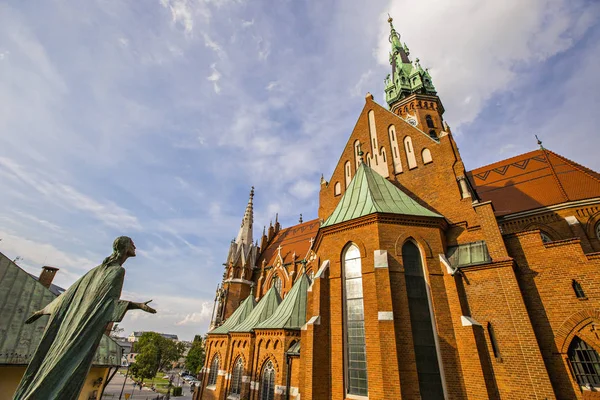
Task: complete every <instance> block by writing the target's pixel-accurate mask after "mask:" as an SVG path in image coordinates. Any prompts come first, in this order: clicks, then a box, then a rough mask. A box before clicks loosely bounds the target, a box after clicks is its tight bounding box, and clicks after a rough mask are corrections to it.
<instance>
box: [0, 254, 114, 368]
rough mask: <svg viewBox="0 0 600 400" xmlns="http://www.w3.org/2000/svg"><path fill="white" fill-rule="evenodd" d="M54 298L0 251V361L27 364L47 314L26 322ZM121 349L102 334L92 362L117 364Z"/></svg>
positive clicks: (106, 364)
mask: <svg viewBox="0 0 600 400" xmlns="http://www.w3.org/2000/svg"><path fill="white" fill-rule="evenodd" d="M55 298H56V295H55V294H53V293H52V292H51V291H50V290H49V289H48V288H46V287H45V286H44V285H42V284H41V283H39V282H38V281H37V280H36V279H35V278H33V277H32V276H31V275H29V274H28V273H27V272H25V271H24V270H22V269H21V268H20V267H19V266H18V265H17V264H15V263H14V262H12V261H11V260H10V259H9V258H8V257H6V256H5V255H4V254H2V253H0V321H1V326H0V365H6V364H8V365H27V364H29V362H30V361H31V357H32V356H33V354H34V352H35V350H36V349H37V346H38V344H39V342H40V340H41V338H42V335H43V333H44V329H45V328H46V323H47V322H48V317H47V316H44V317H41V318H40V319H38V320H37V321H35V322H33V323H32V324H25V320H26V319H27V318H29V316H30V315H31V314H33V313H34V312H35V311H38V310H41V309H42V308H44V307H46V306H47V305H48V304H49V303H50V302H51V301H52V300H54V299H55ZM122 354H123V350H122V349H121V346H119V345H118V344H117V342H115V341H114V340H113V339H111V338H109V337H108V336H106V335H103V336H102V339H101V341H100V346H99V347H98V350H97V351H96V354H95V355H94V359H93V361H92V363H93V364H92V365H94V366H112V367H115V366H119V365H121V356H122Z"/></svg>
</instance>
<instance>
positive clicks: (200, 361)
mask: <svg viewBox="0 0 600 400" xmlns="http://www.w3.org/2000/svg"><path fill="white" fill-rule="evenodd" d="M204 357H205V353H204V343H203V342H202V338H201V337H200V336H199V335H196V337H195V338H194V342H193V343H192V348H191V349H190V351H189V352H188V354H187V357H186V359H185V368H186V369H187V370H188V371H190V373H191V374H192V375H196V374H197V373H198V371H200V368H202V365H204Z"/></svg>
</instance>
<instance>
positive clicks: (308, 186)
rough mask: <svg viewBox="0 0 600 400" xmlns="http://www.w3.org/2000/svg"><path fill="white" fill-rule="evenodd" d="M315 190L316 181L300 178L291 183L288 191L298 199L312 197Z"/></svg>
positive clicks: (317, 188) (317, 185)
mask: <svg viewBox="0 0 600 400" xmlns="http://www.w3.org/2000/svg"><path fill="white" fill-rule="evenodd" d="M317 190H319V183H318V182H309V181H307V180H304V179H302V180H299V181H297V182H295V183H294V184H293V185H292V187H291V188H290V193H291V194H293V195H294V196H296V197H298V198H299V199H308V198H311V197H313V196H314V195H315V193H316V192H317Z"/></svg>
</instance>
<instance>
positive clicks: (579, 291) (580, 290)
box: [571, 279, 586, 299]
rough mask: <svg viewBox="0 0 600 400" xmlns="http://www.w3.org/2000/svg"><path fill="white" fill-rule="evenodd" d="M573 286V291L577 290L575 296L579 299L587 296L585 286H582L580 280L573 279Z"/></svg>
mask: <svg viewBox="0 0 600 400" xmlns="http://www.w3.org/2000/svg"><path fill="white" fill-rule="evenodd" d="M571 286H573V291H574V292H575V296H577V298H578V299H585V298H586V297H585V292H584V291H583V288H582V287H581V285H580V284H579V282H577V281H576V280H575V279H573V282H571Z"/></svg>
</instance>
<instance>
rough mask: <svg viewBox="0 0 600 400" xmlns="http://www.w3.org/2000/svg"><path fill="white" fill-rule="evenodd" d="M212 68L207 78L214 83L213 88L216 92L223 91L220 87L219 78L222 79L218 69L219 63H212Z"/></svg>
mask: <svg viewBox="0 0 600 400" xmlns="http://www.w3.org/2000/svg"><path fill="white" fill-rule="evenodd" d="M210 69H211V70H212V73H211V74H210V75H209V76H208V77H207V78H206V79H208V80H209V81H211V82H212V83H213V89H214V91H215V93H216V94H219V93H221V88H220V87H219V79H221V74H220V73H219V71H217V64H211V66H210Z"/></svg>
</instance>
